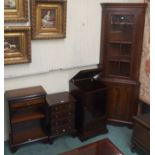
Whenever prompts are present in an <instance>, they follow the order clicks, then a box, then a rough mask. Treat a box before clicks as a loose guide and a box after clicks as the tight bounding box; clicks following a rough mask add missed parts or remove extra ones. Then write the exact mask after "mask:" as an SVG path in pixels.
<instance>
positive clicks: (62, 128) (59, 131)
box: [51, 124, 74, 135]
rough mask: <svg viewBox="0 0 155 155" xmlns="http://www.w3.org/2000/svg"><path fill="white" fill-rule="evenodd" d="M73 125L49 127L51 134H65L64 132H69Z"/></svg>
mask: <svg viewBox="0 0 155 155" xmlns="http://www.w3.org/2000/svg"><path fill="white" fill-rule="evenodd" d="M73 128H74V127H73V125H69V124H67V125H63V126H59V127H53V128H51V135H57V134H65V133H69V132H71V131H72V130H73Z"/></svg>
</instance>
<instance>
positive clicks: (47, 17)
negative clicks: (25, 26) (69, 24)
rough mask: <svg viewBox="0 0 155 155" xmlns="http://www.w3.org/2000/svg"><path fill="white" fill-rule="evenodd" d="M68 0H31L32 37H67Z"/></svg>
mask: <svg viewBox="0 0 155 155" xmlns="http://www.w3.org/2000/svg"><path fill="white" fill-rule="evenodd" d="M66 4H67V1H66V0H31V21H32V22H31V23H32V39H52V38H65V37H66Z"/></svg>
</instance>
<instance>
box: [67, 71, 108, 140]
mask: <svg viewBox="0 0 155 155" xmlns="http://www.w3.org/2000/svg"><path fill="white" fill-rule="evenodd" d="M98 74H99V71H98V69H90V70H83V71H80V72H79V73H77V74H76V75H75V76H74V77H73V78H72V79H71V80H70V81H69V86H70V88H69V89H70V92H71V94H72V95H73V96H74V97H75V99H76V104H75V109H76V112H75V122H76V129H77V130H78V135H79V138H80V140H82V141H83V140H86V139H88V138H90V137H92V136H96V135H98V134H103V133H106V132H107V128H106V120H107V119H106V116H105V110H106V109H105V107H106V105H105V104H106V101H105V100H106V87H105V85H104V84H103V83H102V82H101V81H99V80H95V79H94V77H95V76H96V75H98ZM101 122H102V123H101Z"/></svg>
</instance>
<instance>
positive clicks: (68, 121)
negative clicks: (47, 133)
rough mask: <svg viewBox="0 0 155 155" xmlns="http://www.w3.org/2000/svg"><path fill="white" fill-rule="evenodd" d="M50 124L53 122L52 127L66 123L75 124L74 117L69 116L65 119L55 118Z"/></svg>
mask: <svg viewBox="0 0 155 155" xmlns="http://www.w3.org/2000/svg"><path fill="white" fill-rule="evenodd" d="M50 124H51V127H55V126H62V125H65V124H69V125H72V124H74V118H72V117H68V118H63V119H60V120H53V119H52V120H51V122H50Z"/></svg>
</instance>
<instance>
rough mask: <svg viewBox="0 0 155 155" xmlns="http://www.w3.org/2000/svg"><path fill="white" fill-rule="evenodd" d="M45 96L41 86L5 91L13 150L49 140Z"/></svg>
mask: <svg viewBox="0 0 155 155" xmlns="http://www.w3.org/2000/svg"><path fill="white" fill-rule="evenodd" d="M45 96H46V92H45V90H44V89H43V88H42V87H41V86H36V87H29V88H22V89H16V90H9V91H6V92H5V98H6V100H7V101H8V105H9V116H10V129H11V131H10V147H11V150H12V152H15V151H16V150H17V149H18V147H19V146H21V145H23V144H26V143H30V142H34V141H39V140H48V136H47V134H46V133H45V131H44V130H43V122H44V121H45V120H46V119H47V114H46V99H45Z"/></svg>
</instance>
